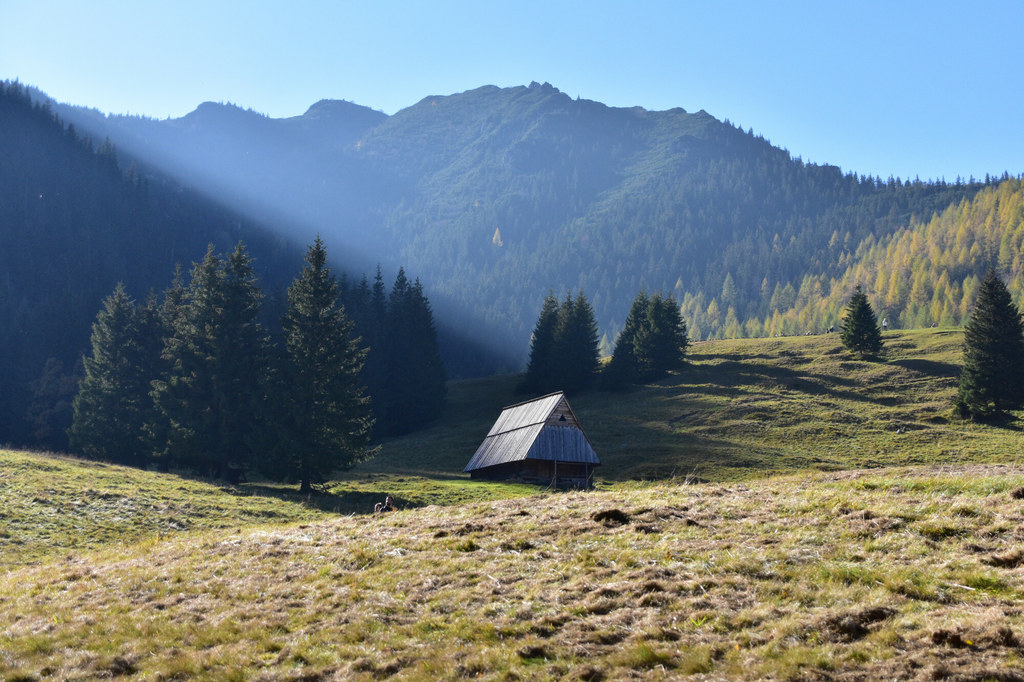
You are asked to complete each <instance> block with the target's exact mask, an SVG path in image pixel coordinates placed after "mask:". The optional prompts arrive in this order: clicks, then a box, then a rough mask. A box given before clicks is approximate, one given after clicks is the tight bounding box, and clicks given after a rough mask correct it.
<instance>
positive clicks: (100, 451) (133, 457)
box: [68, 283, 154, 466]
mask: <svg viewBox="0 0 1024 682" xmlns="http://www.w3.org/2000/svg"><path fill="white" fill-rule="evenodd" d="M139 318H140V313H139V311H138V310H137V309H136V305H135V302H134V301H133V300H132V299H131V298H130V297H129V296H128V293H127V292H126V291H125V288H124V285H123V284H121V283H118V285H117V287H116V288H115V289H114V292H113V293H112V294H111V295H110V296H108V297H107V298H106V299H105V300H104V301H103V308H102V309H101V310H100V311H99V313H98V314H97V315H96V322H94V323H93V326H92V336H91V342H92V352H91V354H89V355H87V356H86V357H85V358H84V359H83V362H84V365H85V376H84V377H83V378H82V380H81V382H80V384H79V390H78V394H77V395H76V396H75V399H74V402H73V404H72V409H73V412H74V416H73V420H72V423H71V428H70V430H69V432H68V435H69V438H70V445H71V447H72V448H74V449H75V450H77V451H79V452H81V453H82V454H84V455H85V456H86V457H90V458H94V459H102V460H107V461H111V462H118V463H120V464H130V465H134V466H141V465H144V464H145V463H146V461H147V456H148V454H149V453H148V450H149V447H148V441H147V438H146V436H145V434H146V430H145V424H146V422H147V420H149V419H150V418H151V416H152V415H151V413H152V400H151V398H150V396H149V381H150V380H151V379H153V378H154V377H153V376H152V362H151V361H150V359H149V358H147V357H146V355H145V351H146V344H145V343H144V342H143V340H142V338H141V337H142V335H143V329H142V327H141V325H140V319H139Z"/></svg>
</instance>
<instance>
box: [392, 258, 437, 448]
mask: <svg viewBox="0 0 1024 682" xmlns="http://www.w3.org/2000/svg"><path fill="white" fill-rule="evenodd" d="M387 319H388V325H387V341H386V344H385V349H386V352H387V360H388V375H387V413H388V418H389V420H390V423H389V425H388V429H387V430H388V433H392V434H398V433H408V432H409V431H412V430H415V429H418V428H421V427H422V426H424V425H426V424H427V423H428V422H430V421H431V420H433V419H435V418H436V417H438V416H439V415H440V412H441V408H442V407H443V405H444V396H445V391H446V386H445V372H444V366H443V364H442V362H441V353H440V347H439V345H438V342H437V331H436V330H435V328H434V320H433V313H432V312H431V311H430V305H429V302H428V301H427V299H426V297H425V296H424V295H423V287H422V285H421V284H420V283H419V280H417V281H416V282H415V283H413V284H410V283H409V280H408V278H407V277H406V275H405V269H404V268H399V270H398V275H397V276H396V278H395V284H394V286H393V287H392V288H391V295H390V296H389V298H388V305H387Z"/></svg>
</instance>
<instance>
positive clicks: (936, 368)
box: [889, 358, 960, 378]
mask: <svg viewBox="0 0 1024 682" xmlns="http://www.w3.org/2000/svg"><path fill="white" fill-rule="evenodd" d="M889 364H890V365H898V366H900V367H903V368H906V369H909V370H911V371H914V372H920V373H921V374H926V375H928V376H933V377H944V378H956V377H958V376H960V366H959V365H954V364H953V363H951V362H937V361H935V360H924V359H922V358H909V359H906V360H892V361H891V362H890V363H889Z"/></svg>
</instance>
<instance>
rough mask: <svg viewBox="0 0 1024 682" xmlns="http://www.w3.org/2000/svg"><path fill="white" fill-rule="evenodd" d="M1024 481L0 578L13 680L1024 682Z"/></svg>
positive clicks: (570, 511) (382, 533) (510, 504)
mask: <svg viewBox="0 0 1024 682" xmlns="http://www.w3.org/2000/svg"><path fill="white" fill-rule="evenodd" d="M1022 486H1024V469H1022V468H1021V467H1019V466H1017V467H1009V466H997V465H974V466H957V467H924V468H918V469H896V470H880V471H876V472H870V473H868V472H852V473H837V474H813V475H802V476H796V477H786V478H774V479H770V480H766V481H759V482H756V483H751V484H748V485H736V484H733V485H723V484H702V485H691V486H687V485H678V484H673V485H665V484H660V485H655V486H650V487H642V488H638V489H634V490H622V491H618V492H600V493H574V494H546V495H536V496H533V497H530V498H526V499H513V500H506V501H497V502H490V503H476V504H470V505H463V506H459V507H454V508H453V507H425V508H419V509H413V510H409V511H399V512H397V513H394V514H389V515H385V516H379V517H372V516H355V517H344V518H334V519H329V520H318V521H312V522H304V523H301V524H294V523H292V524H283V525H277V526H262V527H256V528H253V527H241V528H235V529H232V530H220V531H209V532H201V533H184V534H179V535H177V536H176V537H166V538H164V539H159V540H150V541H147V542H144V543H142V544H140V545H137V546H116V547H111V548H109V549H105V550H101V551H98V552H95V553H86V554H79V553H72V554H69V555H68V556H66V557H65V558H62V559H58V560H54V561H52V562H47V563H43V564H40V565H36V566H29V567H24V568H18V569H15V570H12V571H8V572H5V574H4V575H3V577H2V578H0V604H3V610H4V613H5V623H4V626H3V628H2V629H0V651H3V656H0V675H3V676H4V677H5V678H7V679H24V680H27V679H38V678H40V677H59V678H61V679H68V680H76V679H96V678H101V677H110V676H127V675H131V676H136V675H138V676H140V677H146V678H149V677H154V678H161V679H169V678H188V679H242V678H253V677H258V678H259V679H266V680H276V679H282V680H284V679H334V678H341V679H366V680H370V679H379V678H384V677H391V676H396V677H397V678H398V679H461V678H464V677H481V678H484V679H564V678H571V679H585V680H596V679H618V678H625V677H628V678H631V679H652V680H657V679H667V678H678V677H685V676H695V677H698V678H706V677H714V678H720V677H725V678H729V679H765V678H771V679H782V678H787V679H789V678H797V677H800V678H828V679H849V680H854V679H880V678H887V679H908V678H917V677H922V678H928V679H939V678H942V679H959V680H979V679H1002V680H1010V679H1019V676H1020V670H1021V665H1022V652H1024V617H1022V615H1021V610H1020V608H1019V604H1020V600H1021V599H1022V598H1024V581H1022V573H1021V570H1020V566H1021V565H1022V561H1024V559H1022V555H1024V549H1022V547H1024V535H1022V534H1021V530H1020V529H1021V527H1022V524H1024V516H1022V513H1021V500H1020V498H1021V497H1022V496H1024V487H1022Z"/></svg>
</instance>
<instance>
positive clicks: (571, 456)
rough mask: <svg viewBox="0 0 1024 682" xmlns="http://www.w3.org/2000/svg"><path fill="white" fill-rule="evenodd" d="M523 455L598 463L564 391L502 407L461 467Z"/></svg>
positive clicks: (488, 464) (512, 459) (479, 466)
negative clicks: (482, 440)
mask: <svg viewBox="0 0 1024 682" xmlns="http://www.w3.org/2000/svg"><path fill="white" fill-rule="evenodd" d="M525 459H537V460H548V461H556V462H577V463H580V464H590V465H598V464H600V463H601V462H600V460H598V458H597V453H595V452H594V448H593V447H591V445H590V441H589V440H588V439H587V436H586V434H585V433H583V429H582V428H581V427H580V424H579V420H577V419H576V414H575V413H574V412H573V411H572V408H571V407H569V402H568V401H567V400H566V399H565V394H563V393H561V392H559V393H552V394H551V395H546V396H544V397H542V398H536V399H534V400H528V401H526V402H523V403H519V404H517V405H511V406H509V407H506V408H505V409H503V410H502V411H501V414H500V415H499V416H498V419H497V421H495V422H494V426H492V427H491V430H490V431H489V432H488V433H487V437H486V438H484V442H483V443H481V444H480V447H479V448H477V451H476V454H474V455H473V458H472V459H470V460H469V464H467V465H466V468H465V469H463V471H466V472H470V471H475V470H477V469H484V468H486V467H491V466H495V465H498V464H505V463H507V462H519V461H522V460H525Z"/></svg>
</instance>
